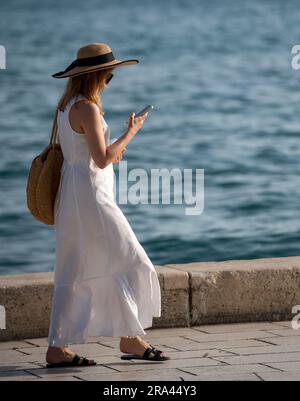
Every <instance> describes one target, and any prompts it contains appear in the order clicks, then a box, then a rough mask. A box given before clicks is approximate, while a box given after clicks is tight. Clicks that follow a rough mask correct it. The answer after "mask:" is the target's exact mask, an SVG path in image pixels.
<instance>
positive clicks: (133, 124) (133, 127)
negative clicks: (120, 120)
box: [127, 111, 148, 136]
mask: <svg viewBox="0 0 300 401" xmlns="http://www.w3.org/2000/svg"><path fill="white" fill-rule="evenodd" d="M134 116H135V113H134V111H133V112H132V113H131V114H130V116H129V120H128V121H127V123H128V128H127V131H128V132H129V133H130V135H132V136H134V135H135V134H136V133H137V132H138V131H139V130H140V129H141V128H142V126H143V122H144V121H145V119H146V118H147V116H148V113H145V114H143V115H142V116H140V117H136V118H135V117H134Z"/></svg>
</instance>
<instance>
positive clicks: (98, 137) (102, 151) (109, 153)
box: [78, 101, 148, 168]
mask: <svg viewBox="0 0 300 401" xmlns="http://www.w3.org/2000/svg"><path fill="white" fill-rule="evenodd" d="M78 113H79V119H80V125H81V126H82V128H83V131H84V134H85V135H86V139H87V143H88V146H89V149H90V152H91V155H92V158H93V159H94V161H95V163H96V165H97V166H98V167H99V168H105V167H106V166H108V165H109V164H110V163H112V162H113V161H114V160H116V159H117V157H118V156H119V155H120V154H121V153H122V151H123V150H124V148H125V147H126V145H127V144H128V143H129V142H130V141H131V140H132V138H133V137H134V136H135V134H136V133H137V132H138V130H139V129H140V128H141V127H142V125H143V122H144V120H145V118H146V117H147V114H148V113H146V114H145V115H144V116H141V117H137V119H136V121H134V113H133V112H132V113H131V114H130V118H129V123H128V128H127V130H126V131H125V132H124V134H123V135H121V136H120V137H119V138H118V139H117V140H116V141H115V142H114V143H113V144H111V145H109V146H106V143H105V136H104V127H103V122H102V119H101V115H100V113H99V108H98V106H97V105H96V104H94V103H91V102H86V101H82V102H80V106H79V109H78Z"/></svg>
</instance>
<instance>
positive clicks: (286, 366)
mask: <svg viewBox="0 0 300 401" xmlns="http://www.w3.org/2000/svg"><path fill="white" fill-rule="evenodd" d="M268 366H270V367H272V368H274V369H277V370H282V371H283V372H294V373H298V372H300V362H299V361H290V362H269V363H268Z"/></svg>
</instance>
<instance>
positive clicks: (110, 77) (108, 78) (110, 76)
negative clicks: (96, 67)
mask: <svg viewBox="0 0 300 401" xmlns="http://www.w3.org/2000/svg"><path fill="white" fill-rule="evenodd" d="M113 76H114V74H109V76H108V77H107V78H106V80H105V82H106V84H108V83H109V81H110V80H111V79H112V77H113Z"/></svg>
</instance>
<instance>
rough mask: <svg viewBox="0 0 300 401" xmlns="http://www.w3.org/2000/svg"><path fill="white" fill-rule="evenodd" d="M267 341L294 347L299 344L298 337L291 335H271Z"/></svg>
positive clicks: (299, 338)
mask: <svg viewBox="0 0 300 401" xmlns="http://www.w3.org/2000/svg"><path fill="white" fill-rule="evenodd" d="M267 341H268V343H272V344H273V345H295V346H296V347H297V346H298V345H300V337H299V336H292V337H273V338H269V339H267Z"/></svg>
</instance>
